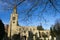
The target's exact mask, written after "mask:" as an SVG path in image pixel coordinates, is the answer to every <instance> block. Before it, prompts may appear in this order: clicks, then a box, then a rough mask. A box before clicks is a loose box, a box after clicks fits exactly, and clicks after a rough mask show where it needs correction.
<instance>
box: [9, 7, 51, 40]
mask: <svg viewBox="0 0 60 40" xmlns="http://www.w3.org/2000/svg"><path fill="white" fill-rule="evenodd" d="M18 16H19V15H18V14H17V12H16V8H14V10H13V13H12V14H11V17H10V23H9V27H8V37H10V38H11V37H12V36H13V35H15V34H19V36H20V37H21V40H23V39H24V40H36V39H37V40H38V39H39V40H40V39H42V40H44V38H43V34H45V36H47V37H46V38H49V37H50V31H49V30H40V31H39V30H37V27H32V26H29V27H28V26H26V27H24V26H18Z"/></svg>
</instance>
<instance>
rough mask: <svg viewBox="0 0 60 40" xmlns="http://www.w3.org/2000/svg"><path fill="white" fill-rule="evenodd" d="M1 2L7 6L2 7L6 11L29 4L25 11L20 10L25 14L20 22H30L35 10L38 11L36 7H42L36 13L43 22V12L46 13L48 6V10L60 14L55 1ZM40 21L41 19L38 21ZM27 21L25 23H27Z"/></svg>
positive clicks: (11, 0) (26, 0)
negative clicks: (51, 9)
mask: <svg viewBox="0 0 60 40" xmlns="http://www.w3.org/2000/svg"><path fill="white" fill-rule="evenodd" d="M0 1H1V2H4V3H6V4H7V6H4V5H3V4H2V5H3V9H5V10H6V9H7V10H13V8H14V7H15V6H16V8H18V7H19V6H21V5H23V4H24V3H25V2H26V3H27V5H29V4H31V6H30V7H29V8H27V9H26V10H22V11H23V12H25V14H24V15H25V16H24V18H22V20H24V21H26V20H28V21H31V18H32V17H33V16H34V13H33V12H35V10H37V9H38V7H42V8H41V10H40V11H39V13H37V14H38V15H35V16H38V17H39V18H42V19H43V20H45V21H46V19H45V17H44V16H43V14H44V12H45V11H47V6H49V8H53V10H54V11H57V12H59V13H60V11H59V9H58V8H59V7H60V6H59V5H60V4H58V1H59V0H58V1H57V0H0ZM40 20H41V19H40ZM28 21H27V22H28Z"/></svg>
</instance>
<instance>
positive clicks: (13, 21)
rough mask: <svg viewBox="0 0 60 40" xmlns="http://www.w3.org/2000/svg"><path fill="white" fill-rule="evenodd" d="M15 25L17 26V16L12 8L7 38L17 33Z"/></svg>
mask: <svg viewBox="0 0 60 40" xmlns="http://www.w3.org/2000/svg"><path fill="white" fill-rule="evenodd" d="M17 24H18V14H17V11H16V7H14V10H13V13H12V14H11V18H10V24H9V29H8V37H10V36H12V35H13V34H15V33H17V31H16V30H17Z"/></svg>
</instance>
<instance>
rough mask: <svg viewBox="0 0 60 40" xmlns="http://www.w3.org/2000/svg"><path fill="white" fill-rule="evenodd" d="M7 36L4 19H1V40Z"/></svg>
mask: <svg viewBox="0 0 60 40" xmlns="http://www.w3.org/2000/svg"><path fill="white" fill-rule="evenodd" d="M4 36H5V28H4V24H3V22H2V20H1V19H0V40H3V38H4Z"/></svg>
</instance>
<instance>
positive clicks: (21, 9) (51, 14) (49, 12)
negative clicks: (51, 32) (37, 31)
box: [0, 1, 60, 29]
mask: <svg viewBox="0 0 60 40" xmlns="http://www.w3.org/2000/svg"><path fill="white" fill-rule="evenodd" d="M27 2H28V1H25V2H24V3H22V4H21V5H19V6H18V8H17V13H18V23H19V25H22V26H38V25H40V23H42V26H43V28H44V29H49V28H50V27H51V25H53V24H54V23H55V20H57V19H60V13H58V12H56V15H55V11H54V9H53V8H49V6H47V7H46V10H45V11H44V12H43V15H42V16H41V17H38V16H36V15H40V11H41V9H43V8H44V5H42V6H36V7H35V8H37V9H36V10H34V8H33V10H32V11H30V14H33V16H31V17H29V18H30V20H29V21H28V23H26V21H25V20H22V19H23V18H24V17H25V16H26V15H25V13H26V11H28V9H29V8H30V7H31V6H32V3H29V2H28V4H27ZM2 3H3V2H1V1H0V19H2V21H3V23H4V24H9V21H10V15H11V14H12V12H13V10H11V9H10V10H4V9H3V8H6V7H7V6H8V4H7V3H3V4H2ZM58 4H60V3H59V2H58ZM48 5H50V4H48ZM2 6H3V7H2ZM58 6H59V5H58ZM58 6H57V8H58V9H59V7H58ZM42 17H44V18H45V19H46V22H45V20H44V19H43V18H42Z"/></svg>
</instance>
